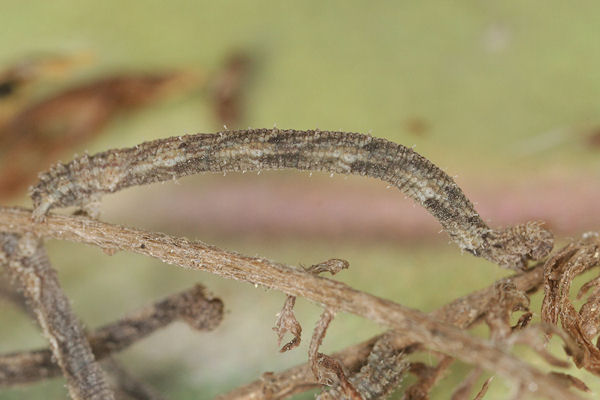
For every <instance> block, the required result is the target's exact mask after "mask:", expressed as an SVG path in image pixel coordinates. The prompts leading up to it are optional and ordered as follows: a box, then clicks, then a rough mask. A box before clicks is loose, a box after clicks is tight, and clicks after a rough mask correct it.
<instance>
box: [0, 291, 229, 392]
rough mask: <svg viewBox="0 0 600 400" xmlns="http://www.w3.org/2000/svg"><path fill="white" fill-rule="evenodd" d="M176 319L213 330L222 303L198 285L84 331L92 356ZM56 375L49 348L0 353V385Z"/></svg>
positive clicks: (107, 352)
mask: <svg viewBox="0 0 600 400" xmlns="http://www.w3.org/2000/svg"><path fill="white" fill-rule="evenodd" d="M177 319H182V320H184V321H186V322H187V323H188V324H190V326H191V327H193V328H194V329H198V330H201V331H209V330H213V329H215V328H216V327H217V326H218V325H219V324H220V322H221V320H222V319H223V302H222V301H221V300H219V299H217V298H213V297H212V296H210V295H208V294H207V293H206V289H205V288H204V287H203V286H202V285H195V286H194V287H192V288H191V289H188V290H186V291H183V292H180V293H175V294H173V295H171V296H169V297H167V298H166V299H163V300H161V301H158V302H156V303H155V304H152V305H149V306H147V307H145V308H142V309H141V310H138V311H135V312H133V313H131V314H128V315H126V316H124V317H123V318H121V319H119V320H118V321H116V322H114V323H111V324H108V325H105V326H103V327H100V328H98V329H96V330H95V331H93V332H91V333H90V334H88V335H87V336H88V340H89V342H90V344H91V347H92V351H93V353H94V355H95V357H96V359H98V360H100V359H103V358H105V357H107V356H109V355H110V354H113V353H115V352H117V351H121V350H123V349H125V348H127V347H129V346H130V345H132V344H133V343H135V342H137V341H138V340H141V339H143V338H145V337H147V336H148V335H150V334H152V333H153V332H155V331H156V330H158V329H160V328H163V327H165V326H167V325H168V324H170V323H171V322H173V321H176V320H177ZM59 374H60V369H59V367H58V366H57V365H56V363H55V361H54V359H53V357H52V353H51V352H50V350H45V349H44V350H36V351H28V352H22V353H14V354H6V355H1V356H0V387H3V386H11V385H19V384H24V383H29V382H34V381H37V380H40V379H44V378H51V377H53V376H57V375H59Z"/></svg>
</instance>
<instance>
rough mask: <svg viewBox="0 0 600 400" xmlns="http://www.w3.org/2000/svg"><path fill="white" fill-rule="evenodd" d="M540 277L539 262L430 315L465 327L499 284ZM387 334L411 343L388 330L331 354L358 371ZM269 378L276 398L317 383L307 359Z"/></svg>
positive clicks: (249, 394) (227, 399) (531, 283)
mask: <svg viewBox="0 0 600 400" xmlns="http://www.w3.org/2000/svg"><path fill="white" fill-rule="evenodd" d="M542 280H543V265H542V264H538V265H536V266H535V267H533V268H531V269H529V270H527V271H525V272H522V273H519V274H515V275H513V276H511V277H509V278H504V279H501V280H499V281H497V282H496V283H494V284H492V285H491V286H488V287H487V288H485V289H482V290H479V291H477V292H474V293H471V294H469V295H467V296H465V297H461V298H459V299H456V300H454V301H452V302H451V303H448V304H447V305H445V306H443V307H441V308H439V309H437V310H435V311H433V312H432V313H431V314H430V315H431V317H433V318H435V319H437V320H439V321H441V322H445V323H448V324H451V325H454V326H455V327H457V328H459V329H467V328H470V327H471V326H473V325H474V324H475V323H477V322H480V321H482V320H483V318H484V317H485V314H486V313H487V310H489V309H490V302H493V301H494V300H495V299H496V298H497V288H498V287H502V286H503V285H504V284H506V283H509V282H510V283H512V284H514V285H515V286H516V288H517V289H518V290H522V291H525V292H528V293H531V292H533V291H536V290H538V289H539V287H540V285H541V284H542ZM388 335H389V336H390V339H389V340H390V341H392V342H393V344H394V348H396V349H404V348H406V347H408V346H410V345H411V344H413V343H414V341H413V340H412V339H411V338H409V337H407V336H406V335H404V334H402V333H401V332H396V331H392V330H390V331H387V332H386V333H384V334H383V335H378V336H375V337H373V338H371V339H369V340H367V341H365V342H362V343H359V344H356V345H353V346H350V347H348V348H346V349H344V350H342V351H340V352H337V353H335V354H333V355H332V356H333V357H334V358H336V359H337V360H339V361H340V362H341V363H342V364H343V365H344V366H345V368H346V370H348V371H358V370H359V369H360V368H361V366H362V365H363V364H364V363H365V360H366V359H367V357H368V356H369V354H370V352H371V350H372V348H373V347H374V345H375V344H376V343H377V342H378V341H379V340H381V339H382V338H383V337H385V336H388ZM271 381H272V382H273V383H274V384H273V385H272V390H273V398H277V399H279V398H284V397H286V396H287V395H288V394H293V393H297V392H301V391H306V390H309V389H310V388H313V387H316V386H317V382H316V380H315V378H314V376H313V374H312V372H311V370H310V365H309V364H308V363H305V364H301V365H298V366H296V367H292V368H290V369H288V370H286V371H283V372H280V373H278V374H274V375H272V376H271ZM275 383H277V384H279V386H278V388H277V389H276V390H275V389H274V386H275ZM262 390H263V382H262V381H261V380H257V381H254V382H252V383H249V384H248V385H245V386H242V387H239V388H236V389H234V390H232V391H231V392H229V393H226V394H223V395H221V396H220V397H219V400H254V399H260V398H262Z"/></svg>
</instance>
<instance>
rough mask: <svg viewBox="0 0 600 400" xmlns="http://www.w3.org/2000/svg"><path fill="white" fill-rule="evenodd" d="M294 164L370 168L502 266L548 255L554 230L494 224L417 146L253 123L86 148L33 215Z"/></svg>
mask: <svg viewBox="0 0 600 400" xmlns="http://www.w3.org/2000/svg"><path fill="white" fill-rule="evenodd" d="M285 168H294V169H299V170H311V171H327V172H330V173H339V174H353V175H363V176H368V177H371V178H377V179H380V180H382V181H385V182H387V183H388V184H389V185H392V186H395V187H397V188H398V189H400V190H401V191H402V192H404V193H405V194H406V195H407V196H408V197H410V198H412V199H413V200H414V201H416V202H417V203H418V204H420V205H421V206H423V207H424V208H425V209H427V210H428V211H429V212H430V213H431V214H432V215H433V216H434V217H435V218H436V219H437V220H438V221H439V222H440V224H441V225H442V227H443V229H444V230H445V231H446V232H447V233H448V235H449V236H450V238H451V239H452V240H453V241H454V242H455V243H456V244H457V245H458V246H459V247H460V248H461V249H463V250H466V251H468V252H470V253H472V254H473V255H475V256H478V257H483V258H485V259H488V260H490V261H492V262H494V263H496V264H498V265H500V266H502V267H506V268H513V269H523V268H525V267H526V265H527V261H528V260H529V259H534V260H535V259H540V258H542V257H545V256H546V255H547V254H548V253H549V252H550V251H551V249H552V245H553V237H552V234H551V233H550V232H549V231H547V230H546V229H544V228H543V227H542V226H541V224H540V223H537V222H529V223H526V224H523V225H518V226H515V227H509V228H507V229H504V230H494V229H491V228H490V227H488V226H487V224H486V223H485V222H484V221H483V219H482V218H481V217H480V216H479V214H478V213H477V211H476V210H475V208H474V206H473V204H472V203H471V201H469V199H468V198H467V197H466V196H465V195H464V193H463V192H462V190H461V189H460V188H459V187H458V185H457V184H456V183H455V182H454V180H453V179H452V178H451V177H450V176H448V174H446V173H445V172H444V171H442V170H441V169H440V168H438V167H437V166H436V165H435V164H433V163H432V162H431V161H429V160H428V159H426V158H425V157H423V156H421V155H420V154H418V153H416V152H415V151H414V150H412V149H411V148H408V147H406V146H403V145H401V144H397V143H394V142H391V141H388V140H385V139H381V138H376V137H373V136H370V135H365V134H360V133H351V132H332V131H319V130H305V131H301V130H280V129H277V128H275V129H248V130H239V131H223V132H218V133H215V134H195V135H186V136H175V137H170V138H165V139H158V140H154V141H149V142H145V143H142V144H140V145H138V146H135V147H130V148H123V149H115V150H108V151H105V152H101V153H97V154H94V155H83V156H81V157H77V158H75V159H74V160H73V161H71V162H69V163H66V164H62V163H59V164H57V165H55V166H54V167H52V168H51V169H50V170H49V171H48V172H45V173H42V174H41V175H40V181H39V183H37V184H36V185H35V186H33V187H32V188H31V197H32V199H33V202H34V205H35V210H34V218H36V219H37V220H43V218H44V216H45V215H46V214H47V213H48V212H49V211H50V210H51V209H53V208H60V207H68V206H79V207H85V206H86V205H87V204H89V203H90V202H93V201H97V200H98V199H99V198H100V197H101V196H102V195H104V194H107V193H114V192H117V191H119V190H121V189H125V188H128V187H131V186H138V185H144V184H149V183H154V182H162V181H168V180H173V179H177V178H180V177H183V176H187V175H192V174H197V173H200V172H221V173H224V172H229V171H260V170H268V169H273V170H278V169H285Z"/></svg>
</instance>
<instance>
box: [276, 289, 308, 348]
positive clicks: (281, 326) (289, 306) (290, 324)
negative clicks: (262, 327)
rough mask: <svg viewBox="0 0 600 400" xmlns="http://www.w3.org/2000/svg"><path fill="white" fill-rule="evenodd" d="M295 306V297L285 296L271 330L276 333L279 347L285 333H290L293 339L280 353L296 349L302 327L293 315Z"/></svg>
mask: <svg viewBox="0 0 600 400" xmlns="http://www.w3.org/2000/svg"><path fill="white" fill-rule="evenodd" d="M295 304H296V296H287V297H286V299H285V303H283V308H282V309H281V311H280V312H279V313H278V314H277V322H275V326H274V327H273V330H274V331H275V332H277V344H278V345H279V346H281V341H282V340H283V337H284V335H285V334H286V333H287V332H290V333H291V334H292V335H294V337H293V338H292V340H290V341H289V342H288V343H286V344H285V345H284V346H283V347H282V348H281V349H280V350H279V351H280V352H281V353H283V352H286V351H289V350H292V349H293V348H295V347H298V345H299V344H300V340H301V336H302V326H301V325H300V323H299V322H298V320H297V319H296V316H295V315H294V305H295Z"/></svg>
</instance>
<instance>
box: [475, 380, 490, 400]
mask: <svg viewBox="0 0 600 400" xmlns="http://www.w3.org/2000/svg"><path fill="white" fill-rule="evenodd" d="M493 380H494V377H493V376H490V377H489V378H487V379H486V380H485V382H483V385H482V386H481V389H480V390H479V392H477V394H476V395H475V397H474V398H473V400H481V399H483V396H485V394H486V393H487V391H488V388H489V387H490V383H492V381H493Z"/></svg>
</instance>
